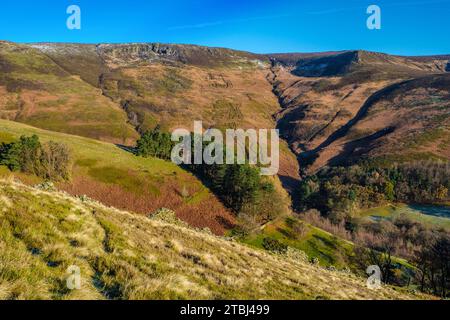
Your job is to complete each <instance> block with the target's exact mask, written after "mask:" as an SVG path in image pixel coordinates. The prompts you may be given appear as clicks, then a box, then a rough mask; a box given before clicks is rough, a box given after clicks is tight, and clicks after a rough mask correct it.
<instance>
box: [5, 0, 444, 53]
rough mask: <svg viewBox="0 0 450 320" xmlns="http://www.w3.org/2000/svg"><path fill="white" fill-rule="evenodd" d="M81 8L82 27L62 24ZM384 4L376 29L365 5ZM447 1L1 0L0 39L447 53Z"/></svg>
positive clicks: (262, 50)
mask: <svg viewBox="0 0 450 320" xmlns="http://www.w3.org/2000/svg"><path fill="white" fill-rule="evenodd" d="M71 4H76V5H79V6H80V8H81V11H82V29H81V30H72V31H71V30H68V29H67V28H66V19H67V17H68V15H67V14H66V9H67V7H68V6H69V5H71ZM370 4H376V5H378V6H380V7H381V9H382V29H381V30H372V31H371V30H368V29H367V28H366V19H367V17H368V15H367V14H366V9H367V7H368V6H369V5H370ZM449 17H450V0H370V1H366V0H315V1H313V0H310V1H303V0H295V1H292V0H278V1H275V0H274V1H268V0H239V1H238V0H226V1H223V0H167V1H162V0H158V1H154V0H127V1H114V0H110V1H106V0H1V2H0V39H2V40H10V41H16V42H41V41H48V42H82V43H100V42H114V43H117V42H167V43H192V44H199V45H208V46H219V47H229V48H234V49H241V50H248V51H253V52H258V53H269V52H311V51H327V50H343V49H366V50H373V51H381V52H387V53H395V54H407V55H422V54H443V53H450V18H449Z"/></svg>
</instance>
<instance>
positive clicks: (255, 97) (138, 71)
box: [0, 42, 299, 189]
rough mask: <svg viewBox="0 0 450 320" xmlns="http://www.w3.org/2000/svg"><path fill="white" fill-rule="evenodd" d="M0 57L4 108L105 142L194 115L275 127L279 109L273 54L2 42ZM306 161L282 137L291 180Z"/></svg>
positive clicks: (182, 122) (212, 123)
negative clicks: (273, 79)
mask: <svg viewBox="0 0 450 320" xmlns="http://www.w3.org/2000/svg"><path fill="white" fill-rule="evenodd" d="M0 61H1V62H0V64H1V65H3V66H4V67H3V69H2V71H3V73H4V75H3V76H2V77H3V79H4V80H3V81H2V82H0V92H1V90H3V91H4V93H5V94H4V98H2V99H1V100H0V118H3V119H8V120H14V121H19V122H23V123H27V124H30V125H33V126H36V127H39V128H42V129H48V130H52V131H58V132H65V133H70V134H76V135H80V136H84V137H89V138H94V139H97V140H102V141H107V142H113V143H120V144H125V145H132V144H133V143H134V142H135V140H136V139H137V137H138V134H139V133H143V132H145V131H147V130H149V129H153V128H155V127H156V126H159V127H160V128H162V129H163V130H166V131H170V130H173V129H176V128H180V127H182V128H186V129H188V130H192V129H193V121H194V120H202V121H203V123H204V127H205V128H208V127H215V128H220V129H225V128H244V129H247V128H255V129H259V128H263V129H270V128H274V127H275V126H276V123H275V120H274V118H273V115H274V114H275V113H276V112H278V111H279V109H280V106H279V104H278V101H277V98H276V97H275V96H274V95H273V93H272V86H271V84H270V83H268V82H267V80H266V77H267V75H268V74H269V73H270V71H269V68H270V62H269V59H268V58H267V57H265V56H260V55H255V54H252V53H247V52H241V51H236V50H230V49H223V48H209V47H201V46H193V45H167V44H158V43H148V44H117V45H109V44H99V45H82V44H63V43H60V44H58V43H36V44H23V45H22V44H14V43H10V42H3V43H2V45H1V46H0ZM37 66H39V67H37ZM48 70H50V71H48ZM15 79H17V80H15ZM25 80H26V81H25ZM56 84H58V86H56ZM69 88H70V92H69V91H68V90H69ZM298 171H299V168H298V163H297V161H296V159H295V156H294V155H293V154H292V153H291V152H290V150H289V148H288V146H287V144H285V143H282V144H281V159H280V178H282V180H283V182H284V184H285V185H286V187H287V188H291V189H292V188H293V186H294V185H295V184H296V182H295V181H297V180H298V178H299V177H298Z"/></svg>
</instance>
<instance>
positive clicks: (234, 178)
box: [190, 164, 284, 227]
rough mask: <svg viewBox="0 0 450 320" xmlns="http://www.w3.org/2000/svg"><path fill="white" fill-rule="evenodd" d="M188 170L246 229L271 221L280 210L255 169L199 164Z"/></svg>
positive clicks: (277, 200)
mask: <svg viewBox="0 0 450 320" xmlns="http://www.w3.org/2000/svg"><path fill="white" fill-rule="evenodd" d="M190 169H191V170H192V171H193V172H194V173H195V174H196V175H197V176H198V177H199V178H200V179H202V181H204V183H205V184H206V185H208V187H210V188H211V190H212V191H213V192H214V193H215V194H216V195H218V196H219V198H221V200H222V201H223V203H224V204H225V206H227V207H228V208H230V209H231V210H232V211H233V212H234V213H235V214H236V215H238V216H240V217H241V218H242V219H241V220H242V223H244V221H245V224H247V226H249V227H250V226H256V225H258V224H261V223H265V222H267V221H270V220H273V219H274V218H275V217H276V216H278V215H279V214H281V213H282V212H283V210H284V207H283V205H284V200H283V198H282V196H281V195H280V193H279V192H277V191H276V190H275V187H274V184H273V183H272V181H270V180H269V178H267V177H264V176H261V175H260V171H259V170H260V169H259V168H258V167H257V166H251V165H249V164H231V165H226V164H221V165H218V164H212V165H207V164H200V165H191V166H190Z"/></svg>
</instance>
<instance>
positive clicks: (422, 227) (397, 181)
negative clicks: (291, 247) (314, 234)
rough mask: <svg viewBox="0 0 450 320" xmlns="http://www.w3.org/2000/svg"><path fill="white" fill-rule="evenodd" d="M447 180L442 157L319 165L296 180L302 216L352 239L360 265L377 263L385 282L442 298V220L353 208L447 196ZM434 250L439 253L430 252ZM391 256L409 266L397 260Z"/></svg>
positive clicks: (445, 283)
mask: <svg viewBox="0 0 450 320" xmlns="http://www.w3.org/2000/svg"><path fill="white" fill-rule="evenodd" d="M449 181H450V170H449V166H448V164H447V163H443V162H431V161H427V162H423V161H422V162H415V163H406V164H401V165H394V166H390V167H372V166H351V167H346V168H344V167H336V168H329V169H324V170H322V171H320V172H319V173H318V174H317V175H315V176H312V177H310V178H308V179H305V181H303V183H302V185H301V191H302V192H301V197H302V200H303V201H304V202H303V204H304V206H305V209H308V208H313V209H309V211H307V213H306V214H305V215H304V219H305V220H306V221H309V222H311V223H313V224H314V225H316V226H318V227H320V228H322V229H324V230H327V231H329V232H332V233H333V234H335V235H339V236H341V237H343V238H345V239H348V240H350V241H352V242H354V243H355V244H356V246H357V247H356V249H355V254H356V255H357V256H358V263H359V264H360V268H361V269H364V268H365V267H367V266H368V265H378V266H379V267H380V268H381V271H382V275H383V281H384V282H385V283H391V284H396V285H401V286H409V285H415V286H418V287H419V288H420V289H421V290H423V291H425V292H430V293H434V294H437V295H440V296H442V297H445V296H446V295H447V292H448V289H449V281H448V274H447V271H446V270H447V269H445V268H447V267H446V266H447V265H448V264H449V263H450V260H449V256H448V255H446V254H445V252H442V251H440V250H441V249H440V244H441V243H445V241H446V240H445V239H447V237H448V236H449V235H450V233H449V230H448V229H444V227H445V226H446V225H445V224H442V223H428V221H427V220H426V219H415V218H414V217H413V216H411V215H407V214H399V215H395V216H394V215H391V214H390V213H389V212H386V213H385V214H381V216H376V218H377V219H372V218H369V219H367V217H366V215H367V214H364V215H360V214H359V212H360V210H361V209H362V208H370V207H374V206H377V205H381V204H385V203H390V202H406V203H414V202H419V203H420V202H425V203H436V202H441V201H448V197H449V194H448V190H449V187H450V184H449ZM316 209H318V210H320V211H318V210H316ZM370 212H373V213H375V212H376V210H372V211H370ZM435 246H437V247H435ZM436 251H437V252H439V254H433V252H436ZM395 257H401V258H404V259H407V260H408V261H409V262H411V263H413V265H414V266H413V267H411V266H408V265H405V264H402V263H399V261H396V258H395ZM438 278H439V280H437V279H438ZM437 281H439V285H438V284H437Z"/></svg>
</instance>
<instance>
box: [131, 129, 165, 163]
mask: <svg viewBox="0 0 450 320" xmlns="http://www.w3.org/2000/svg"><path fill="white" fill-rule="evenodd" d="M173 146H174V143H173V142H172V140H171V135H170V134H169V133H167V132H162V131H161V130H160V129H159V128H156V129H153V130H151V131H147V132H146V133H144V134H143V135H142V136H141V138H140V139H139V140H138V141H137V144H136V154H137V155H138V156H143V157H155V158H159V159H164V160H170V157H171V153H172V148H173Z"/></svg>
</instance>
